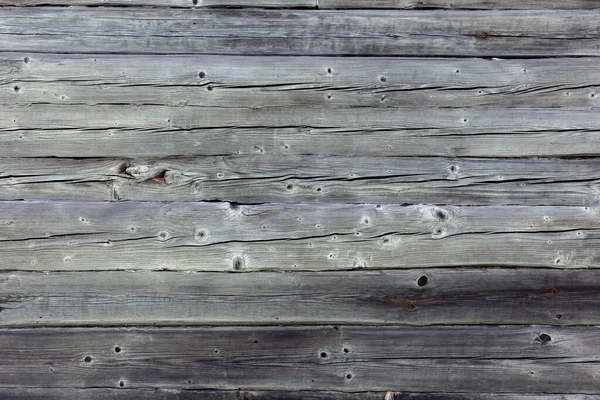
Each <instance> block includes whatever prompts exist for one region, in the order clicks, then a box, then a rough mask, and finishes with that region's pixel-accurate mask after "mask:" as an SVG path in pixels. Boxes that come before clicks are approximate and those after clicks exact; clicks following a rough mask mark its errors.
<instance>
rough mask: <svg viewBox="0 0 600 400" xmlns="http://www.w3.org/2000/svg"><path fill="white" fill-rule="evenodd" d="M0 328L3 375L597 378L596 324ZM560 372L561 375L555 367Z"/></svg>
mask: <svg viewBox="0 0 600 400" xmlns="http://www.w3.org/2000/svg"><path fill="white" fill-rule="evenodd" d="M336 328H337V329H336ZM0 336H1V338H2V340H0V351H1V352H2V353H3V354H6V356H5V357H4V359H3V361H4V363H3V364H2V366H0V371H2V374H0V384H1V385H2V386H5V387H19V386H25V387H31V386H46V387H54V388H60V387H69V388H71V387H76V388H93V387H96V388H99V387H106V388H110V387H112V388H119V387H124V388H143V387H150V388H163V389H203V388H207V387H209V386H210V387H212V388H216V389H226V390H231V389H250V390H337V391H347V392H357V391H369V390H376V391H398V390H404V391H409V392H414V391H416V390H417V389H421V390H423V391H434V392H435V391H440V390H441V389H444V390H445V391H448V392H463V391H464V389H465V388H469V389H471V390H479V391H482V392H484V393H485V392H487V391H495V392H500V393H502V392H508V393H532V392H536V391H539V392H547V391H557V390H561V391H562V393H594V392H597V391H598V390H599V388H600V382H599V381H598V380H597V379H595V376H596V374H597V373H598V367H597V365H596V364H597V360H596V354H597V353H598V346H599V345H598V340H597V338H598V332H597V328H571V329H566V328H562V329H556V328H548V327H538V326H532V327H526V328H506V327H504V328H502V327H488V328H485V327H474V328H465V327H448V328H431V329H427V330H416V329H411V328H393V329H388V328H381V327H370V328H353V327H345V326H342V327H319V328H297V327H296V328H281V327H274V328H263V329H257V328H235V329H228V328H205V329H185V330H175V329H150V330H141V329H130V330H126V329H108V330H107V329H95V330H60V329H52V330H49V329H46V330H40V329H35V330H9V331H1V332H0ZM465 339H467V340H465ZM24 343H27V347H24V346H23V344H24ZM582 343H585V344H586V347H587V348H588V349H589V350H588V351H587V352H586V351H582V348H581V344H582ZM407 344H409V345H407ZM498 357H500V358H498ZM6 363H8V364H6ZM432 374H435V379H431V376H432ZM556 375H560V376H561V377H562V379H552V378H551V377H553V376H556ZM549 377H550V378H549ZM124 393H126V392H124Z"/></svg>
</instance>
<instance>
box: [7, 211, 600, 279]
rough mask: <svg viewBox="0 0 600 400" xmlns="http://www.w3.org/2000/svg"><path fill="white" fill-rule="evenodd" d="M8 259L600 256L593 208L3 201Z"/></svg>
mask: <svg viewBox="0 0 600 400" xmlns="http://www.w3.org/2000/svg"><path fill="white" fill-rule="evenodd" d="M0 206H1V207H2V211H3V212H2V226H1V232H2V237H3V241H2V243H1V246H0V256H1V258H0V259H1V261H0V268H1V269H5V270H6V269H9V270H13V269H23V270H42V271H45V270H122V269H174V270H199V271H236V270H238V271H239V270H245V271H257V270H288V269H289V270H315V271H320V270H341V269H355V268H377V269H381V268H413V267H436V266H444V267H445V266H523V267H558V268H596V267H599V266H600V258H599V255H598V252H597V251H596V250H597V246H598V245H600V243H599V242H600V237H599V232H600V231H599V230H598V229H597V221H598V215H597V214H598V212H597V209H596V208H589V207H577V208H562V207H556V208H552V207H533V208H529V207H525V208H519V207H483V208H481V207H473V208H469V207H467V208H463V207H454V206H446V207H435V206H427V205H417V206H410V207H402V206H392V205H390V206H388V205H385V206H382V205H355V206H352V205H347V204H332V205H326V206H318V207H315V205H297V204H294V205H288V206H283V205H268V204H267V205H255V206H249V205H244V206H238V205H235V204H229V203H208V204H206V203H205V204H202V203H200V204H194V203H190V204H186V203H173V204H167V205H161V204H156V203H153V202H150V203H110V202H101V203H74V204H73V203H67V202H59V203H38V202H31V203H25V202H16V203H15V202H1V203H0Z"/></svg>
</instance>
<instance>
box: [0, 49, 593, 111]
mask: <svg viewBox="0 0 600 400" xmlns="http://www.w3.org/2000/svg"><path fill="white" fill-rule="evenodd" d="M25 61H26V62H25ZM597 64H598V63H597V60H595V59H593V58H564V59H524V60H501V59H492V60H484V59H439V58H428V59H411V58H363V57H352V58H338V57H239V56H166V57H165V56H110V55H93V56H81V55H63V54H60V55H56V54H23V53H18V54H16V53H4V54H1V55H0V89H3V90H0V104H26V105H28V104H39V103H49V104H64V105H74V104H79V105H101V104H118V105H123V104H133V105H170V106H186V105H187V106H202V107H232V108H240V107H253V108H256V107H288V106H291V107H293V106H313V107H314V106H320V107H327V108H344V107H374V108H382V107H403V108H413V107H425V108H432V107H487V108H493V107H496V108H501V107H508V108H510V107H527V108H532V107H539V108H545V107H597V106H600V68H598V65H597ZM456 71H460V73H456ZM209 87H210V88H211V89H213V90H212V91H211V90H208V88H209ZM196 112H200V113H202V112H203V111H202V110H196Z"/></svg>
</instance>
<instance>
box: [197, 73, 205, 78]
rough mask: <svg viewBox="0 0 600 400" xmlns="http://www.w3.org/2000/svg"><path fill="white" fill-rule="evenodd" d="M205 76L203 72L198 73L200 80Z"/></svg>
mask: <svg viewBox="0 0 600 400" xmlns="http://www.w3.org/2000/svg"><path fill="white" fill-rule="evenodd" d="M205 76H206V74H205V73H204V72H203V71H200V72H199V73H198V78H200V79H204V77H205Z"/></svg>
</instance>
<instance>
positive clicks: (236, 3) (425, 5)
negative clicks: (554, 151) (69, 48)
mask: <svg viewBox="0 0 600 400" xmlns="http://www.w3.org/2000/svg"><path fill="white" fill-rule="evenodd" d="M0 5H4V6H11V5H17V6H40V5H42V6H154V7H252V8H258V7H262V8H311V9H400V10H414V9H449V10H465V9H466V10H494V9H497V10H530V9H534V10H544V9H546V10H547V9H573V10H576V9H581V10H587V9H594V8H600V3H598V0H570V1H568V2H559V1H556V0H520V1H516V0H455V1H452V3H449V2H448V1H447V0H425V1H416V0H196V1H194V0H0Z"/></svg>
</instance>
